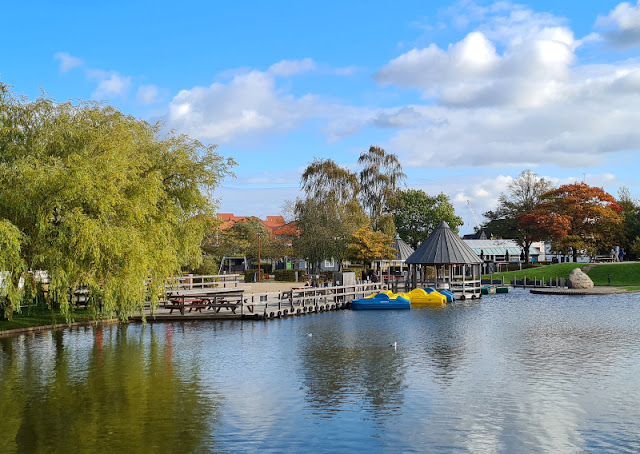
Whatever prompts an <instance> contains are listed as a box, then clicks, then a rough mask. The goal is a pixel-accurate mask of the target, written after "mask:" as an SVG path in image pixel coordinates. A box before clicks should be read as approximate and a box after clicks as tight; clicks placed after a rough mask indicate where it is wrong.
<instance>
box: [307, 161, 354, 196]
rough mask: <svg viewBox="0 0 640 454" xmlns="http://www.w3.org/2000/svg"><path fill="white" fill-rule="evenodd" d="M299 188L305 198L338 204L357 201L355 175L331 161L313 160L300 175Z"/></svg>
mask: <svg viewBox="0 0 640 454" xmlns="http://www.w3.org/2000/svg"><path fill="white" fill-rule="evenodd" d="M301 187H302V190H303V191H304V193H305V196H306V197H307V198H313V199H316V200H333V201H335V202H336V203H338V204H346V203H350V202H353V201H355V200H357V197H358V191H359V190H360V185H359V183H358V177H357V176H356V174H355V173H353V172H351V171H349V169H346V168H344V167H340V166H339V165H338V164H336V163H335V161H332V160H331V159H314V160H313V162H312V163H311V164H309V166H307V168H306V169H305V171H304V172H303V173H302V177H301Z"/></svg>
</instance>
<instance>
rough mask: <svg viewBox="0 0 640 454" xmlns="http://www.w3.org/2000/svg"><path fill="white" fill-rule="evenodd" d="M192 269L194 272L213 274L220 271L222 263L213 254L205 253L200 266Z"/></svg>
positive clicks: (206, 274)
mask: <svg viewBox="0 0 640 454" xmlns="http://www.w3.org/2000/svg"><path fill="white" fill-rule="evenodd" d="M192 271H193V273H192V274H197V275H200V276H203V275H204V276H212V275H215V274H218V272H219V271H220V263H218V261H217V260H216V259H215V258H214V257H213V256H211V255H203V256H202V263H201V264H200V266H199V267H198V268H196V269H194V270H192Z"/></svg>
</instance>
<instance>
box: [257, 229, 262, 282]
mask: <svg viewBox="0 0 640 454" xmlns="http://www.w3.org/2000/svg"><path fill="white" fill-rule="evenodd" d="M261 238H262V233H258V282H261V281H262V266H261V265H262V260H260V239H261Z"/></svg>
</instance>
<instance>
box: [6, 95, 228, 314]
mask: <svg viewBox="0 0 640 454" xmlns="http://www.w3.org/2000/svg"><path fill="white" fill-rule="evenodd" d="M160 129H161V125H160V124H149V123H147V122H145V121H142V120H139V119H136V118H134V117H132V116H129V115H125V114H123V113H122V112H120V111H118V110H117V109H115V108H113V107H110V106H105V105H102V104H98V103H93V102H79V103H76V104H74V103H71V102H66V103H57V102H55V101H54V100H52V99H50V98H48V97H45V96H42V97H40V98H38V99H36V100H35V101H29V100H26V99H23V98H19V97H16V96H14V95H13V94H12V93H11V91H10V90H9V89H8V87H7V86H6V85H2V84H0V245H1V246H0V247H2V249H0V265H2V269H1V270H0V271H1V272H2V287H1V288H0V290H2V294H3V296H2V297H0V305H2V307H1V308H2V309H3V312H4V314H5V317H8V318H10V317H11V314H12V312H13V311H14V310H17V309H18V308H19V306H18V304H19V298H18V297H17V296H16V292H17V288H18V286H17V284H18V281H19V279H20V277H26V270H32V271H33V270H44V271H46V272H47V274H48V276H49V279H50V283H49V289H48V290H49V291H48V297H47V298H48V303H49V304H50V305H51V306H52V307H53V306H55V307H59V308H60V310H61V312H62V313H64V314H68V313H69V298H68V294H69V290H70V289H73V288H76V287H77V286H80V285H85V286H87V287H88V289H89V291H90V294H91V295H92V298H91V300H90V301H91V304H92V305H93V306H94V308H95V307H98V302H99V303H100V307H101V308H102V313H106V314H109V315H110V314H113V313H115V314H117V316H118V317H120V318H121V319H123V320H126V319H127V318H128V317H129V316H130V315H131V314H132V313H133V312H134V311H135V310H137V309H140V308H142V306H143V304H144V301H145V299H146V298H147V297H148V298H149V299H150V300H151V302H152V303H155V302H156V301H157V300H158V298H159V296H160V295H161V294H162V292H163V291H164V283H165V280H166V278H167V276H168V275H171V274H174V273H176V272H178V271H179V270H180V268H181V267H183V266H197V265H198V262H199V261H200V260H201V252H200V247H199V246H200V243H201V241H202V238H203V237H204V236H205V235H206V233H207V231H208V229H209V225H210V219H211V217H212V215H213V213H214V211H213V210H214V208H215V206H214V200H213V199H212V197H211V195H212V191H213V189H214V188H215V187H216V186H217V185H218V184H220V182H221V180H222V179H223V178H224V177H225V176H227V175H230V174H231V167H232V166H233V165H234V164H235V163H234V162H233V160H231V159H225V158H223V157H222V156H220V155H219V154H218V153H216V151H215V146H205V145H203V144H202V143H200V142H198V141H196V140H192V139H190V138H189V137H187V136H184V135H177V134H170V135H169V136H167V137H164V138H160ZM5 245H8V247H5Z"/></svg>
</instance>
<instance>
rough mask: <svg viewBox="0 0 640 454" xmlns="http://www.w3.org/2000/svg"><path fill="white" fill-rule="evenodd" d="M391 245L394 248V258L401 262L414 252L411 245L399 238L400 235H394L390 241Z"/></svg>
mask: <svg viewBox="0 0 640 454" xmlns="http://www.w3.org/2000/svg"><path fill="white" fill-rule="evenodd" d="M391 247H393V248H394V249H395V250H396V260H399V261H403V262H404V261H405V260H407V259H408V258H409V257H410V256H411V254H413V253H414V252H415V251H414V250H413V248H412V247H411V246H409V245H408V244H407V243H406V242H405V241H404V240H402V239H401V238H400V235H396V237H395V238H394V239H393V243H391Z"/></svg>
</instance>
